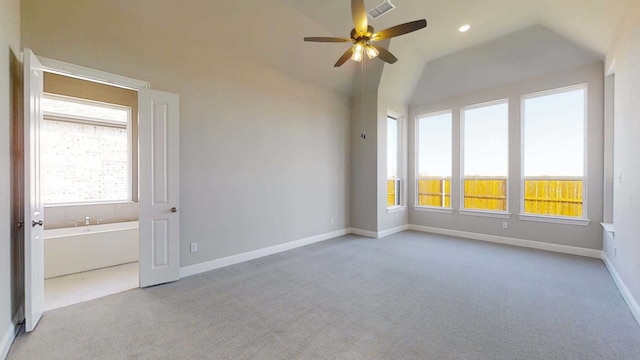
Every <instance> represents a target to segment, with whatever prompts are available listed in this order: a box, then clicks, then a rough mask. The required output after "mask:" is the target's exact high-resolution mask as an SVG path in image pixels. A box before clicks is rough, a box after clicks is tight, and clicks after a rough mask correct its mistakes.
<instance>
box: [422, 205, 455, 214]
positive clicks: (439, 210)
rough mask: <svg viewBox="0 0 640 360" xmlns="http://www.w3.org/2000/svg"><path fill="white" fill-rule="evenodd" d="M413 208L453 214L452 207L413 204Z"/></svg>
mask: <svg viewBox="0 0 640 360" xmlns="http://www.w3.org/2000/svg"><path fill="white" fill-rule="evenodd" d="M413 210H415V211H423V212H433V213H441V214H453V209H452V208H443V207H435V206H414V207H413Z"/></svg>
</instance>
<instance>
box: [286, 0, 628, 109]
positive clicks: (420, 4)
mask: <svg viewBox="0 0 640 360" xmlns="http://www.w3.org/2000/svg"><path fill="white" fill-rule="evenodd" d="M281 1H282V2H283V3H284V4H286V5H287V6H288V7H290V8H291V9H293V10H295V11H297V12H299V13H300V14H302V15H304V17H305V18H307V19H309V20H310V21H311V22H313V23H316V24H317V25H318V26H319V28H315V29H302V30H301V29H298V30H296V31H298V32H301V33H300V34H299V35H300V36H301V37H302V36H346V35H348V33H349V31H350V30H351V28H352V27H353V25H352V22H351V21H352V20H351V9H350V1H349V0H281ZM380 1H381V0H365V5H366V7H367V9H370V8H372V7H374V6H375V5H377V4H378V3H380ZM629 1H634V0H437V1H436V0H391V2H392V3H393V4H394V5H396V9H395V10H393V11H392V12H390V13H388V14H386V15H384V16H383V17H381V18H379V19H378V20H374V21H371V23H370V24H371V25H373V26H374V27H375V28H376V29H377V30H382V29H384V28H386V27H389V26H393V25H396V24H399V23H403V22H407V21H411V20H416V19H420V18H426V19H427V22H428V24H429V25H428V27H427V29H424V30H420V31H418V32H416V33H413V34H409V35H405V36H402V37H398V38H395V39H394V40H392V44H391V48H390V50H391V51H392V52H394V54H395V55H396V56H397V57H398V58H399V61H398V63H396V64H394V65H391V66H392V67H398V68H399V69H397V70H396V69H393V71H391V74H393V76H394V77H395V78H398V81H391V82H390V86H394V87H398V86H399V85H400V84H408V85H406V86H408V87H409V89H398V91H399V92H401V93H403V96H401V97H403V98H405V100H408V96H410V95H411V93H412V92H413V91H412V90H413V87H414V86H415V85H416V81H417V77H418V76H419V73H421V70H422V69H420V70H419V71H418V74H416V73H415V72H416V70H417V69H416V65H415V64H416V63H417V64H422V65H424V64H425V63H427V62H428V61H431V60H434V59H438V58H441V57H443V56H445V55H448V54H452V53H455V52H458V51H460V50H463V49H466V48H469V47H472V46H475V45H478V44H480V43H483V42H486V41H489V40H492V39H496V38H498V37H501V36H504V35H507V34H510V33H512V32H515V31H518V30H522V29H525V28H528V27H531V26H533V25H536V24H540V25H543V26H545V27H547V28H549V29H551V30H553V31H554V32H556V33H558V34H560V35H561V36H563V37H565V38H566V39H569V40H571V41H572V42H574V43H576V44H578V45H580V46H581V47H583V48H585V49H587V50H590V51H592V52H594V53H596V54H598V55H599V56H601V57H602V58H604V55H605V54H606V53H607V51H608V50H609V46H610V44H611V40H612V38H613V36H614V33H615V31H616V29H617V26H618V24H619V22H620V20H621V18H622V15H623V14H624V11H625V9H626V7H627V5H628V4H629ZM467 23H468V24H470V25H471V30H470V31H469V32H467V33H464V34H462V33H460V32H458V27H460V25H463V24H467ZM319 30H320V32H319ZM323 30H324V31H323ZM299 46H300V50H301V53H303V54H305V55H304V61H305V67H306V68H307V69H308V71H312V72H313V71H317V72H318V73H321V74H324V75H323V76H322V78H324V79H325V80H328V79H330V78H332V77H333V75H335V73H336V72H337V73H339V74H342V75H343V76H344V77H343V76H341V77H340V78H341V79H342V80H343V82H342V83H340V84H337V83H333V84H325V85H327V86H329V87H332V88H334V89H336V90H338V91H340V92H348V91H350V89H347V88H344V86H348V85H349V82H347V81H344V80H345V78H347V77H350V75H349V73H350V72H353V71H354V70H355V69H354V68H355V67H354V66H353V64H349V63H348V67H347V68H346V69H333V68H332V65H333V62H334V61H335V60H333V61H332V60H331V59H334V58H335V59H337V58H338V57H339V56H340V55H341V54H342V53H343V52H344V51H345V50H346V45H345V44H318V43H305V44H300V45H299ZM308 54H313V56H312V57H311V58H309V55H308ZM327 54H330V55H331V56H329V57H327V56H326V55H327ZM316 57H317V58H316ZM407 57H412V59H407ZM307 61H308V62H307ZM403 62H405V63H406V65H407V66H408V67H409V68H410V69H407V71H403V70H402V69H401V68H402V67H403ZM387 67H389V66H387ZM327 69H328V70H329V71H327ZM385 70H386V68H385Z"/></svg>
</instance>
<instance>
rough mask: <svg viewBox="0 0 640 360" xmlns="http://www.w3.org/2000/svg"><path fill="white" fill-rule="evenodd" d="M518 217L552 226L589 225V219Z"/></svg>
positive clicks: (542, 216) (540, 216)
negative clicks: (551, 224)
mask: <svg viewBox="0 0 640 360" xmlns="http://www.w3.org/2000/svg"><path fill="white" fill-rule="evenodd" d="M518 217H519V218H520V220H522V221H536V222H546V223H553V224H564V225H577V226H587V225H589V223H591V220H589V219H581V218H570V217H557V216H544V215H531V214H518Z"/></svg>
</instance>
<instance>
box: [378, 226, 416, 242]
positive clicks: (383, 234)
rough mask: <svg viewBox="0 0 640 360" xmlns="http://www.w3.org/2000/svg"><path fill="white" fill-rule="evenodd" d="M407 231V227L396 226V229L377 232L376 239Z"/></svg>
mask: <svg viewBox="0 0 640 360" xmlns="http://www.w3.org/2000/svg"><path fill="white" fill-rule="evenodd" d="M407 230H409V225H402V226H398V227H394V228H391V229H387V230H384V231H379V232H378V239H382V238H384V237H387V236H389V235H393V234H397V233H400V232H403V231H407Z"/></svg>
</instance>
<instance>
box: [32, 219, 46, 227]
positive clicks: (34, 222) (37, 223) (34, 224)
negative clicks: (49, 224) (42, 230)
mask: <svg viewBox="0 0 640 360" xmlns="http://www.w3.org/2000/svg"><path fill="white" fill-rule="evenodd" d="M36 225H40V226H42V225H44V221H43V220H40V221H35V220H31V226H32V227H36Z"/></svg>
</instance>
